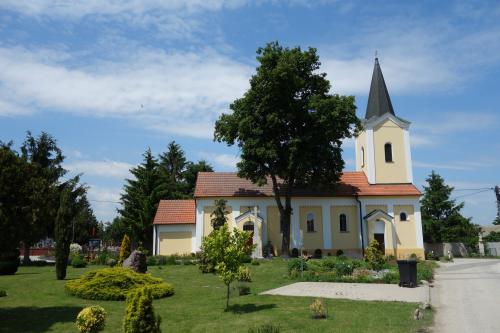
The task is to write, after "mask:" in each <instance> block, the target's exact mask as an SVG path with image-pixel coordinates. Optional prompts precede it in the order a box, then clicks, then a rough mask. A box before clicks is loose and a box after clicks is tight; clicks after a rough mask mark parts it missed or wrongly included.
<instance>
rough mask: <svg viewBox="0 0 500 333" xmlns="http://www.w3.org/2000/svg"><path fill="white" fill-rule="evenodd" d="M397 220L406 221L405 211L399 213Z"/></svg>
mask: <svg viewBox="0 0 500 333" xmlns="http://www.w3.org/2000/svg"><path fill="white" fill-rule="evenodd" d="M399 220H400V221H408V215H407V214H406V213H405V212H401V213H399Z"/></svg>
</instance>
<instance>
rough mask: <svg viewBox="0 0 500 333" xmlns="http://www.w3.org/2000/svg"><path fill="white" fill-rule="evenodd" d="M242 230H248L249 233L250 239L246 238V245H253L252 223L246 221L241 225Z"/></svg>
mask: <svg viewBox="0 0 500 333" xmlns="http://www.w3.org/2000/svg"><path fill="white" fill-rule="evenodd" d="M243 231H246V232H249V233H250V239H249V240H248V245H253V232H254V228H253V223H247V224H245V225H244V226H243Z"/></svg>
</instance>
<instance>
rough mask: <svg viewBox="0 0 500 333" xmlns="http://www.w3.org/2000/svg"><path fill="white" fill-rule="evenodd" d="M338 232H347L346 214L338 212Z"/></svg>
mask: <svg viewBox="0 0 500 333" xmlns="http://www.w3.org/2000/svg"><path fill="white" fill-rule="evenodd" d="M339 222H340V232H347V216H346V215H345V214H340V216H339Z"/></svg>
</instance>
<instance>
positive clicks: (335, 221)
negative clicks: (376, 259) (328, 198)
mask: <svg viewBox="0 0 500 333" xmlns="http://www.w3.org/2000/svg"><path fill="white" fill-rule="evenodd" d="M330 211H331V214H330V215H331V234H332V247H333V250H332V251H333V252H332V254H335V253H336V252H337V250H342V251H344V253H345V254H351V253H353V252H355V253H357V252H359V251H358V249H359V213H358V211H359V209H358V206H354V205H347V206H332V207H330ZM340 214H345V215H346V217H347V232H341V231H340V220H339V216H340Z"/></svg>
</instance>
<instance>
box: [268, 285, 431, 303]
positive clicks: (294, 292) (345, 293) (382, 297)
mask: <svg viewBox="0 0 500 333" xmlns="http://www.w3.org/2000/svg"><path fill="white" fill-rule="evenodd" d="M261 295H282V296H310V297H324V298H345V299H353V300H365V301H400V302H420V303H424V302H428V300H429V286H427V285H425V286H420V287H417V288H401V287H399V286H398V285H396V284H376V283H336V282H298V283H293V284H290V285H287V286H284V287H281V288H277V289H272V290H268V291H265V292H263V293H261Z"/></svg>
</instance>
